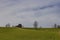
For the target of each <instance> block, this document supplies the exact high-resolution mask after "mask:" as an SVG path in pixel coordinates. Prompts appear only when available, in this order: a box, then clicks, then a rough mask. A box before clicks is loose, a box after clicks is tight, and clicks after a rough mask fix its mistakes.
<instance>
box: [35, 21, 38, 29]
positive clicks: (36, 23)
mask: <svg viewBox="0 0 60 40" xmlns="http://www.w3.org/2000/svg"><path fill="white" fill-rule="evenodd" d="M37 27H38V22H37V21H34V28H35V29H37Z"/></svg>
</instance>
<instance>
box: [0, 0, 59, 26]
mask: <svg viewBox="0 0 60 40" xmlns="http://www.w3.org/2000/svg"><path fill="white" fill-rule="evenodd" d="M59 17H60V0H0V25H1V26H4V25H5V24H7V23H10V24H11V25H16V24H19V23H22V24H23V25H24V26H26V27H32V26H33V22H34V21H35V20H37V21H38V22H39V26H43V27H48V26H52V25H53V24H54V23H57V24H60V19H59Z"/></svg>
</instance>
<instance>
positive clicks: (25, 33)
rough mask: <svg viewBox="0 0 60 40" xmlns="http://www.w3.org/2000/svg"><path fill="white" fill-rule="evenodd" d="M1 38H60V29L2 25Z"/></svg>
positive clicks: (53, 39)
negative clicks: (5, 26) (7, 26)
mask: <svg viewBox="0 0 60 40" xmlns="http://www.w3.org/2000/svg"><path fill="white" fill-rule="evenodd" d="M0 40H60V29H58V28H56V29H55V28H40V29H37V30H35V29H33V28H4V27H0Z"/></svg>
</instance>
